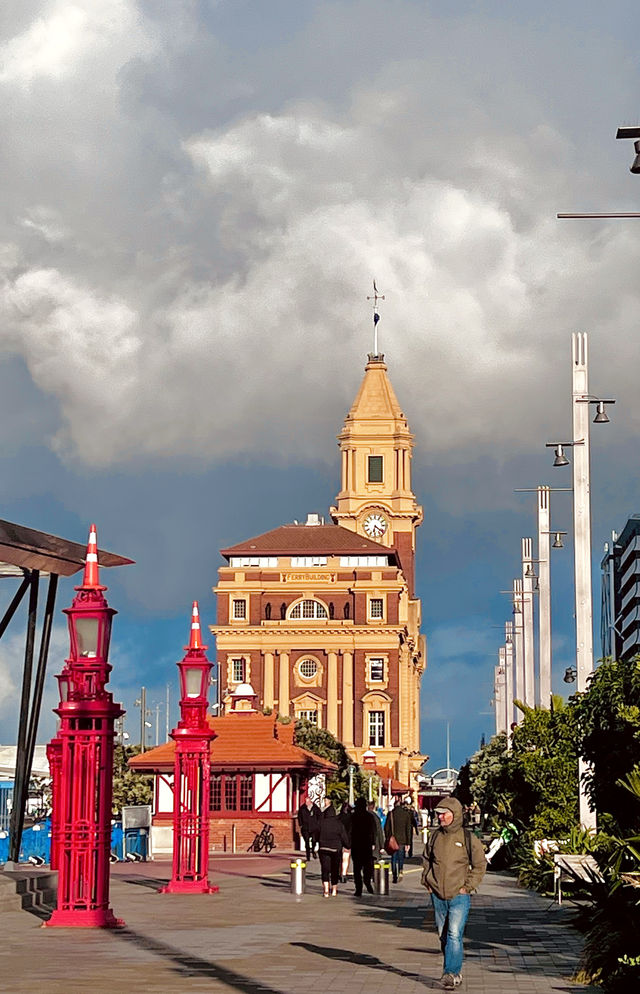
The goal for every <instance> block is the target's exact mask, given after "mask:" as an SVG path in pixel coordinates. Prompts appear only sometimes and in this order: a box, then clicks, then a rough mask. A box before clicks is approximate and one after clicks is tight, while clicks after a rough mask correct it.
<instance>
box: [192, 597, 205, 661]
mask: <svg viewBox="0 0 640 994" xmlns="http://www.w3.org/2000/svg"><path fill="white" fill-rule="evenodd" d="M188 648H189V649H206V648H207V647H206V645H203V644H202V631H201V629H200V612H199V611H198V602H197V601H194V602H193V607H192V608H191V637H190V639H189V646H188Z"/></svg>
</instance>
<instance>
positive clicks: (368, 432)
mask: <svg viewBox="0 0 640 994" xmlns="http://www.w3.org/2000/svg"><path fill="white" fill-rule="evenodd" d="M338 442H339V445H340V450H341V453H342V486H341V489H340V493H339V494H338V496H337V498H336V506H335V507H332V508H331V517H332V518H333V520H334V521H335V523H336V524H338V525H341V526H342V527H343V528H348V529H350V530H351V531H355V532H357V533H358V534H359V535H364V536H365V537H366V538H369V539H373V541H375V542H378V543H380V544H381V545H386V546H388V547H389V548H392V549H395V551H396V553H397V554H398V558H399V560H400V565H401V567H402V571H403V573H404V575H405V579H406V581H407V585H408V588H409V596H410V597H413V596H414V584H415V575H414V574H415V569H414V562H415V549H416V528H417V527H418V525H419V524H420V522H421V521H422V508H421V507H420V505H419V504H418V503H417V501H416V497H415V494H414V493H413V491H412V489H411V455H412V450H413V435H412V434H411V432H410V430H409V425H408V422H407V419H406V417H405V415H404V414H403V412H402V409H401V407H400V404H399V403H398V400H397V398H396V395H395V393H394V390H393V387H392V386H391V382H390V380H389V377H388V376H387V366H386V364H385V361H384V356H383V355H371V354H370V355H369V357H368V362H367V365H366V366H365V373H364V378H363V380H362V383H361V385H360V389H359V391H358V395H357V397H356V399H355V401H354V403H353V405H352V407H351V410H350V411H349V413H348V414H347V417H346V419H345V423H344V427H343V429H342V431H341V432H340V434H339V435H338Z"/></svg>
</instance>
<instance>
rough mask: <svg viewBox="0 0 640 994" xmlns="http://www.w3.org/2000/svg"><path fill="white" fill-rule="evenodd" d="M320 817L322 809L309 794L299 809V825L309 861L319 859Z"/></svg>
mask: <svg viewBox="0 0 640 994" xmlns="http://www.w3.org/2000/svg"><path fill="white" fill-rule="evenodd" d="M320 817H321V814H320V808H319V807H318V805H317V804H316V803H315V802H314V801H313V800H312V798H311V797H309V795H308V794H305V796H304V799H303V801H302V804H301V805H300V807H299V808H298V825H299V827H300V835H301V836H302V838H303V839H304V845H305V849H306V850H307V859H311V857H312V856H313V858H314V859H317V858H318V856H317V854H316V845H317V842H318V835H319V833H320Z"/></svg>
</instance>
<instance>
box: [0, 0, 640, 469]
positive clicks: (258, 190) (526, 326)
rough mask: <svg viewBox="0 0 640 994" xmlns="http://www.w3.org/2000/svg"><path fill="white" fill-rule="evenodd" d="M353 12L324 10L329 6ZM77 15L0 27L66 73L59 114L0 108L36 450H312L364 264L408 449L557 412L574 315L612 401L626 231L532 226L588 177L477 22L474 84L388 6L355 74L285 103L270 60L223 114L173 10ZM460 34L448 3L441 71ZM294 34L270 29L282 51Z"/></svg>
mask: <svg viewBox="0 0 640 994" xmlns="http://www.w3.org/2000/svg"><path fill="white" fill-rule="evenodd" d="M357 7H358V5H357V4H343V5H338V7H337V8H336V14H337V15H339V17H340V18H341V23H342V24H343V26H344V25H348V23H349V18H350V17H351V16H353V17H354V18H356V16H357ZM383 8H384V5H382V7H381V9H383ZM100 9H101V8H99V7H96V6H95V5H94V4H90V3H76V4H64V3H62V2H59V3H49V4H42V5H41V8H40V12H39V14H38V15H36V16H34V18H33V20H32V23H31V24H30V25H28V26H26V27H25V28H24V29H23V30H22V31H21V33H20V34H19V35H17V36H16V37H15V38H13V39H9V40H8V41H7V42H5V46H4V52H5V62H4V65H5V69H4V71H5V74H6V73H9V74H10V75H9V76H6V77H5V82H7V81H8V80H9V78H11V80H22V81H23V82H24V83H29V84H31V83H33V82H34V81H35V80H37V79H38V80H40V81H41V82H42V80H43V79H44V78H45V77H47V78H49V79H53V78H54V77H55V79H56V86H61V87H66V89H65V90H64V93H65V101H63V104H62V106H64V108H65V110H64V112H63V111H61V110H60V108H59V107H58V106H57V104H58V102H59V100H58V99H56V100H55V101H54V100H53V99H52V94H51V92H47V90H46V89H45V90H43V91H42V93H43V94H44V99H45V101H46V110H47V113H46V115H45V114H44V113H43V116H42V120H40V121H37V126H36V132H35V134H31V133H28V129H27V128H26V126H25V128H24V129H23V130H22V131H20V130H19V129H17V130H16V129H15V125H12V127H13V128H14V130H13V131H12V132H11V134H12V137H13V146H12V147H13V148H14V150H15V151H14V154H15V162H14V165H15V170H14V177H13V179H12V181H11V182H9V184H8V186H7V191H6V197H7V203H8V204H9V205H10V208H9V213H11V211H13V212H14V217H15V221H14V222H13V223H12V224H9V225H7V226H6V230H5V232H4V238H3V239H2V240H3V241H4V242H5V243H6V244H7V245H11V246H14V245H17V246H18V250H17V255H16V252H15V250H14V252H13V255H11V256H10V257H9V258H8V259H7V261H6V264H5V268H4V287H3V288H2V289H0V311H1V313H2V315H3V329H2V331H0V338H1V339H2V340H3V341H4V344H5V346H8V347H9V348H10V349H11V350H12V351H14V352H16V353H17V354H19V355H21V356H23V357H24V359H25V361H26V362H27V364H28V367H29V370H30V372H31V375H32V377H33V379H34V381H35V383H36V384H37V386H38V387H39V389H40V390H41V391H42V392H43V393H46V394H48V395H49V396H51V397H53V398H55V399H56V401H57V404H58V409H59V414H60V423H59V425H58V426H57V430H55V431H54V432H52V433H53V434H54V435H55V441H54V443H53V444H54V445H55V446H56V447H57V448H58V449H59V450H60V451H64V452H65V453H67V454H68V455H69V456H70V457H75V458H77V459H79V460H81V461H83V462H85V463H87V464H90V465H99V466H109V465H116V464H119V463H120V464H125V463H127V462H131V461H133V460H138V459H153V460H155V459H164V458H167V457H168V458H173V457H184V456H187V457H192V458H194V459H202V460H205V461H210V460H215V459H217V458H220V457H225V456H228V455H232V454H244V453H253V454H255V453H260V454H268V455H270V456H274V455H275V456H276V457H284V456H285V455H286V456H287V457H291V458H296V459H300V458H311V459H315V458H318V457H319V456H321V457H323V458H324V457H326V456H328V455H330V454H331V455H332V454H333V441H332V440H333V436H334V434H335V431H336V429H337V428H338V427H339V425H340V422H341V420H342V418H343V416H344V413H345V410H346V408H347V406H348V404H349V401H350V400H351V397H352V395H353V393H354V392H355V388H356V386H357V379H358V376H359V375H360V374H359V367H360V364H361V362H362V360H363V358H364V354H365V353H366V352H367V351H368V349H369V348H370V342H369V335H370V332H369V327H370V316H369V312H368V311H367V309H366V307H367V305H366V302H365V300H364V297H365V296H366V293H367V290H368V287H369V284H370V279H371V277H372V276H375V277H376V278H377V280H378V285H379V286H380V287H381V288H382V290H383V292H384V293H385V294H386V296H387V300H386V302H385V305H384V308H385V310H384V319H383V322H382V323H381V325H380V332H381V343H382V348H383V349H384V351H385V352H386V353H387V355H388V358H389V364H390V370H391V375H392V378H393V381H394V384H395V386H396V389H397V392H398V394H399V396H400V399H401V402H402V403H403V405H404V406H405V408H406V410H407V413H408V415H409V417H410V421H411V424H412V427H413V429H414V431H415V432H416V435H417V438H418V442H419V444H420V445H421V447H422V451H423V453H429V458H434V459H443V458H445V459H450V460H451V459H453V460H456V459H457V460H464V459H467V458H468V457H469V454H470V453H473V455H474V456H477V455H478V453H479V452H480V451H488V450H489V449H491V450H494V449H495V448H496V447H497V448H498V449H503V450H504V451H509V452H511V453H514V452H519V451H524V450H526V449H528V448H530V447H531V445H532V444H533V443H535V444H536V445H538V444H539V442H540V438H541V437H542V436H544V434H545V433H553V431H554V426H556V425H558V423H564V420H565V419H566V394H567V386H568V384H567V375H566V373H567V371H568V353H569V341H568V340H569V333H570V332H571V331H573V330H583V329H588V330H590V331H592V336H593V350H592V351H593V353H594V355H595V357H596V359H597V358H598V356H601V357H603V358H604V357H606V359H607V366H608V369H607V372H608V373H609V374H610V377H611V379H612V380H615V382H616V388H617V390H618V396H621V397H622V399H623V400H624V399H628V400H632V398H633V397H634V396H635V377H634V375H633V368H634V360H635V359H636V358H637V348H636V345H635V341H636V335H635V324H636V317H635V315H636V313H637V306H638V290H637V280H636V275H635V274H636V272H637V265H638V262H639V261H640V259H639V255H640V249H639V248H638V246H637V244H636V240H635V239H632V237H631V235H630V234H629V232H628V230H627V229H625V228H624V227H615V226H612V225H610V226H603V227H600V228H599V229H598V231H597V232H595V233H594V229H593V228H590V229H588V230H586V229H584V228H579V227H576V226H575V225H574V226H573V227H572V226H570V225H569V226H567V225H565V226H564V227H563V226H562V225H561V224H559V223H558V222H557V221H555V219H554V214H555V211H556V210H557V209H558V208H559V207H561V206H564V205H565V204H566V203H569V200H570V198H575V197H576V196H578V197H579V196H581V195H583V194H585V195H586V192H587V191H589V190H590V188H591V186H592V185H593V181H594V177H593V175H591V174H590V173H589V171H588V165H585V164H584V163H583V162H582V161H581V159H580V150H579V149H578V148H577V147H575V146H574V144H573V143H572V141H571V139H570V138H567V137H565V136H564V134H563V131H562V127H561V122H560V120H559V117H560V116H561V115H559V113H558V109H557V108H555V107H551V108H549V109H544V110H542V109H541V106H540V105H542V104H543V101H542V99H541V98H540V99H538V100H536V98H535V97H534V96H533V95H530V94H529V93H528V92H527V90H526V87H525V86H524V81H520V83H519V85H514V86H513V93H511V92H507V90H506V89H505V87H506V82H505V79H504V78H502V79H501V78H500V75H499V74H500V71H502V72H503V73H504V72H506V71H507V69H508V68H511V69H512V68H513V67H512V66H511V64H510V61H509V60H510V57H509V55H508V52H507V54H505V55H503V54H500V53H502V51H503V48H504V46H503V45H502V44H501V43H500V39H499V37H498V35H496V36H495V37H492V40H491V43H490V45H489V47H490V49H491V52H492V53H493V55H492V57H494V58H495V59H496V64H495V66H494V69H495V73H496V78H495V80H492V81H491V83H490V84H489V83H487V81H486V79H483V83H482V85H483V86H484V91H483V93H482V96H481V95H480V93H479V92H476V87H477V86H479V75H481V70H480V69H479V68H474V65H473V64H469V63H468V62H467V63H465V70H464V73H463V74H462V76H461V78H460V79H459V80H455V79H454V78H453V77H452V73H453V72H454V67H452V66H451V65H448V64H442V63H439V62H437V61H435V62H434V61H433V60H430V59H429V58H428V53H427V52H425V54H424V56H422V57H420V56H419V55H418V54H417V52H416V51H415V45H414V39H415V38H418V37H420V36H421V32H422V30H423V28H424V17H425V16H426V15H423V14H421V12H420V10H418V9H416V8H415V7H414V6H413V5H411V4H400V8H399V9H400V10H401V14H402V16H401V17H400V18H399V19H398V21H397V23H395V24H394V28H393V32H392V36H391V39H390V49H389V51H390V55H389V56H388V61H387V62H386V63H385V61H384V56H380V65H379V68H378V71H377V75H375V76H374V75H373V74H372V73H371V70H370V69H367V71H366V72H365V70H364V67H363V66H359V64H358V65H356V66H355V68H354V67H351V70H350V71H351V72H352V73H354V74H355V73H356V70H357V72H358V73H359V75H357V78H352V79H345V80H344V81H343V84H342V86H343V89H342V90H341V92H340V95H339V99H338V98H337V97H336V95H335V94H333V95H332V98H331V99H329V98H328V97H327V98H326V99H324V100H323V99H322V96H323V93H322V85H321V83H320V82H318V83H317V89H318V92H317V94H315V95H314V97H313V98H311V97H308V98H304V99H303V98H302V97H300V96H298V95H297V94H296V93H295V91H294V89H292V88H291V87H290V88H289V89H287V88H286V86H285V84H282V86H281V87H280V89H281V90H283V92H282V93H281V92H279V87H278V86H277V85H276V81H277V79H278V72H277V71H275V70H273V67H272V69H271V73H272V77H273V83H272V90H273V93H274V94H277V95H276V96H274V97H273V99H272V101H271V106H269V108H268V109H263V108H260V107H257V106H256V107H255V108H253V107H251V106H250V105H249V104H248V103H247V105H246V106H243V107H242V109H240V110H239V111H237V112H236V113H235V114H234V116H230V115H229V114H227V115H226V117H225V115H224V114H222V113H221V112H220V111H219V108H218V107H217V106H216V104H215V94H217V82H218V75H219V73H220V71H221V69H220V67H221V66H223V67H224V66H225V65H227V62H225V60H226V59H228V56H229V53H228V52H225V51H224V48H223V46H221V44H220V43H219V41H218V40H217V39H215V38H214V37H212V36H211V37H209V38H207V36H206V34H204V33H203V32H200V36H199V35H198V31H197V28H198V24H197V22H196V21H195V13H194V11H193V10H192V8H190V7H187V6H182V5H181V6H180V7H179V8H176V12H174V13H175V16H174V17H170V16H169V15H167V18H166V19H164V20H163V18H162V17H156V18H155V19H152V17H151V15H147V16H146V17H143V15H142V14H141V13H140V12H139V10H138V8H136V7H135V6H134V5H133V4H132V3H129V2H126V0H121V2H118V3H113V4H110V5H108V6H107V8H105V10H106V12H105V13H99V11H100ZM43 25H44V26H47V25H48V28H49V29H50V30H47V31H45V28H44V27H43ZM325 27H326V25H325ZM322 30H323V29H322V24H319V25H316V31H317V33H316V36H315V41H316V44H317V45H320V46H321V47H322V45H325V48H326V51H327V55H328V56H329V55H330V53H329V50H328V47H327V46H328V45H329V41H328V39H326V38H324V36H323V34H322ZM430 30H431V31H432V30H433V25H432V24H431V28H430ZM442 30H443V32H444V33H445V34H446V32H447V31H449V30H451V25H450V24H447V25H446V26H443V29H442ZM505 30H506V29H505ZM523 30H524V29H523ZM402 32H404V36H403V35H402ZM396 36H397V37H396ZM341 37H342V38H344V37H345V36H344V35H341ZM346 37H348V35H347V36H346ZM403 37H404V39H405V41H406V43H407V52H406V55H405V56H404V57H403V55H402V38H403ZM473 41H474V35H473V24H472V23H471V22H469V23H468V24H467V25H466V27H465V29H464V30H461V31H460V33H459V44H460V53H459V59H460V62H461V64H462V62H463V60H464V54H465V51H466V52H467V54H469V52H471V51H473ZM296 43H298V44H299V45H300V46H301V47H300V50H296V48H295V45H296ZM342 43H343V42H341V44H342ZM537 43H539V44H540V43H541V42H540V39H537ZM207 44H208V45H209V46H210V52H211V53H215V56H216V58H211V59H210V60H209V62H207V60H206V58H205V56H206V52H207V48H206V46H207ZM65 46H67V47H66V49H65ZM181 46H182V47H181ZM305 46H306V47H305ZM308 46H309V38H308V37H306V36H304V34H303V35H301V37H300V39H299V40H298V42H296V40H294V41H292V42H291V52H290V53H289V54H290V55H291V56H292V58H293V60H294V63H295V60H296V59H297V60H298V62H300V63H303V62H304V59H305V56H306V55H308V54H309V49H308ZM65 53H66V54H65ZM194 53H197V56H198V65H204V66H206V69H205V70H204V76H203V78H202V79H201V80H200V81H199V83H198V84H194V86H193V88H192V89H193V94H191V93H189V94H188V95H183V98H182V99H183V103H184V107H174V106H172V105H171V106H169V104H168V102H167V101H168V98H167V97H166V96H165V94H164V91H163V93H162V100H164V101H165V103H164V104H163V106H162V107H160V103H161V100H160V95H159V94H160V90H159V84H158V79H159V75H158V74H159V73H160V66H162V69H163V73H164V76H163V79H164V81H165V83H164V85H170V86H173V88H174V90H175V92H180V93H182V90H181V89H180V88H181V86H182V84H183V82H184V79H185V77H186V74H187V73H188V68H187V63H188V60H189V55H190V54H194ZM317 55H318V52H317V51H316V50H314V59H315V58H316V57H317ZM605 55H606V56H607V57H612V55H611V53H610V52H609V51H608V50H606V51H605ZM487 57H488V56H487ZM500 60H502V63H501V61H500ZM257 61H258V63H259V59H258V60H257ZM283 64H284V63H283ZM291 65H292V63H291V61H289V62H288V63H287V66H288V71H289V70H290V68H291ZM12 67H13V68H12ZM485 68H486V67H485ZM244 71H245V74H246V77H247V78H246V79H244V80H242V79H239V78H236V77H234V76H233V73H230V74H229V75H230V79H229V86H228V90H227V94H232V93H233V94H235V97H229V96H228V95H227V96H226V97H225V99H227V100H230V99H240V98H239V97H238V94H240V93H242V94H244V99H245V102H248V101H249V100H251V99H255V97H254V96H252V95H254V94H256V93H257V92H258V91H257V89H256V81H257V80H258V78H259V72H258V70H256V77H255V78H251V76H250V70H249V68H248V67H247V66H246V64H245V66H244ZM11 74H12V75H11ZM65 74H68V77H69V78H68V80H67V78H66V75H65ZM474 74H475V75H474ZM476 77H478V78H476ZM167 80H168V81H169V82H168V83H167V82H166V81H167ZM105 83H108V86H107V91H108V93H109V95H108V96H107V97H105V95H104V93H103V89H104V87H105ZM151 84H153V85H154V87H155V88H154V89H153V90H149V89H147V88H146V87H147V86H151ZM240 84H242V85H240ZM79 85H80V90H79ZM541 85H542V84H541ZM544 85H545V86H546V84H544ZM208 89H209V90H210V91H211V100H212V113H211V118H212V124H211V126H209V127H206V126H204V125H203V121H202V118H203V116H204V115H203V112H202V109H201V102H202V99H203V97H202V93H203V92H207V91H208ZM329 89H330V86H329V82H328V81H327V91H328V90H329ZM196 90H197V92H196ZM543 90H544V86H543ZM56 96H57V98H59V96H60V91H56ZM23 100H24V101H25V103H24V108H25V109H28V108H29V107H30V104H29V98H28V95H26V96H25V95H24V94H23ZM492 100H493V104H492V105H491V101H492ZM447 101H449V103H448V106H449V107H450V108H452V109H455V115H453V116H452V119H451V121H449V120H447V115H446V114H445V113H444V112H443V107H444V106H445V105H446V102H447ZM518 101H520V105H519V106H520V108H521V115H520V117H521V121H524V122H526V124H524V126H522V125H521V126H520V130H519V131H518V130H517V129H516V128H515V127H514V121H513V115H514V108H515V106H516V104H517V103H518ZM267 102H268V101H267V100H266V99H265V103H267ZM489 105H491V106H493V107H494V108H495V110H496V115H497V116H496V118H495V119H493V118H492V119H490V115H489V114H488V106H489ZM31 109H32V110H33V111H34V112H35V109H36V108H35V106H34V107H32V108H31ZM196 111H197V113H196ZM192 113H193V117H194V125H195V127H194V126H192V127H189V126H188V122H189V121H190V120H191V118H190V115H191V114H192ZM45 118H46V119H45ZM195 118H197V119H198V120H197V122H196V121H195ZM38 129H40V140H38ZM32 131H33V128H32ZM52 143H55V144H52ZM25 149H26V150H27V151H25ZM27 159H28V162H29V170H25V169H24V168H22V169H21V168H20V167H21V165H22V164H23V163H24V162H25V161H27ZM32 174H33V175H32ZM40 174H41V175H42V177H43V179H44V182H38V181H37V179H38V177H39V175H40ZM0 234H2V232H1V231H0ZM610 341H615V343H616V347H615V349H611V348H610V347H609V342H610ZM561 360H562V361H561ZM605 389H607V387H606V384H605ZM541 393H544V394H545V401H546V403H545V405H544V408H543V410H542V412H541V406H542V405H541V403H540V394H541ZM637 427H638V425H637V416H636V415H634V416H633V417H632V418H630V419H629V422H628V425H627V429H626V430H628V431H630V432H631V431H635V430H637Z"/></svg>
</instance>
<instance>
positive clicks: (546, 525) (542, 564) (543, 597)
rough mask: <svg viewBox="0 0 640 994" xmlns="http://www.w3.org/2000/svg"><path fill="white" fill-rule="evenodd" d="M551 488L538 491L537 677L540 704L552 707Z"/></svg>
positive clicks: (542, 488) (539, 488)
mask: <svg viewBox="0 0 640 994" xmlns="http://www.w3.org/2000/svg"><path fill="white" fill-rule="evenodd" d="M550 493H551V487H538V560H539V562H538V653H539V656H538V673H539V677H540V689H539V694H540V696H539V699H538V701H539V704H540V706H541V707H543V708H549V707H551V570H550V565H551V564H550V561H549V560H550V553H551V541H550V533H549V529H550V524H551V522H550V512H549V495H550Z"/></svg>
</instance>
